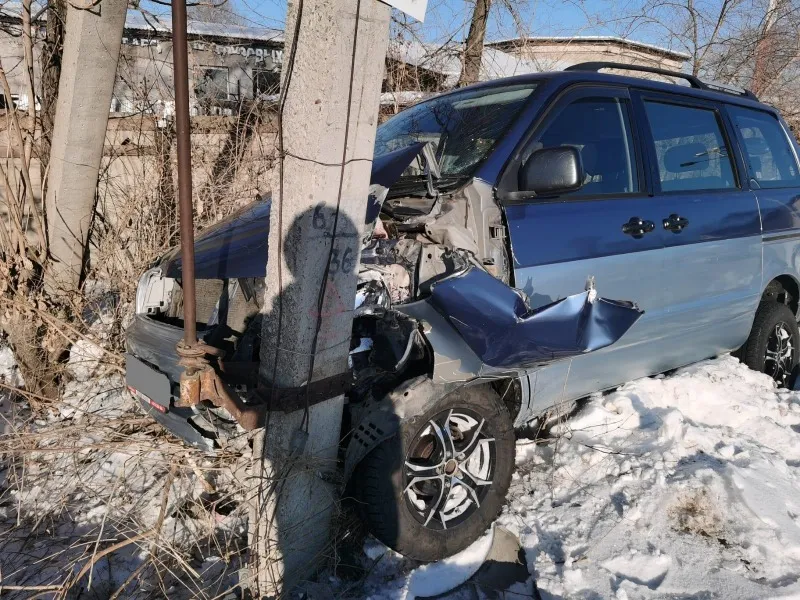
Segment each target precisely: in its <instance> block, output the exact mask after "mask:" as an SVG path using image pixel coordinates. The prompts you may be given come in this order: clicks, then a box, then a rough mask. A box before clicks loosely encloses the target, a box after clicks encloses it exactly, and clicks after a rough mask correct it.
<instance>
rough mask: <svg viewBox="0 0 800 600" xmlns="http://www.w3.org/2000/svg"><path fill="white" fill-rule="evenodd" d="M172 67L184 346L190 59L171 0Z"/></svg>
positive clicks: (190, 219)
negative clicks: (176, 142)
mask: <svg viewBox="0 0 800 600" xmlns="http://www.w3.org/2000/svg"><path fill="white" fill-rule="evenodd" d="M172 64H173V78H174V80H175V134H176V137H177V140H178V207H179V209H180V224H181V260H182V262H183V265H182V268H183V277H182V287H183V343H184V345H185V346H189V347H191V346H193V345H195V344H196V343H197V301H196V298H197V296H196V292H195V283H194V210H193V207H192V148H191V137H190V135H189V133H190V132H189V57H188V44H187V40H186V0H172Z"/></svg>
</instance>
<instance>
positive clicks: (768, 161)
mask: <svg viewBox="0 0 800 600" xmlns="http://www.w3.org/2000/svg"><path fill="white" fill-rule="evenodd" d="M728 110H729V112H730V114H731V116H732V117H733V122H734V124H735V125H736V129H738V131H739V136H740V137H741V139H742V143H743V144H744V154H745V157H746V158H747V167H748V170H749V171H750V177H752V178H753V179H755V180H756V181H757V182H758V185H759V186H760V187H762V188H779V187H793V186H800V173H798V169H797V160H796V159H795V156H794V152H792V147H791V145H790V142H789V138H788V137H787V136H786V132H785V131H784V129H783V127H781V124H780V123H779V122H778V120H777V119H776V118H775V117H774V116H772V115H770V114H768V113H764V112H761V111H758V110H750V109H747V108H741V107H738V106H730V107H728Z"/></svg>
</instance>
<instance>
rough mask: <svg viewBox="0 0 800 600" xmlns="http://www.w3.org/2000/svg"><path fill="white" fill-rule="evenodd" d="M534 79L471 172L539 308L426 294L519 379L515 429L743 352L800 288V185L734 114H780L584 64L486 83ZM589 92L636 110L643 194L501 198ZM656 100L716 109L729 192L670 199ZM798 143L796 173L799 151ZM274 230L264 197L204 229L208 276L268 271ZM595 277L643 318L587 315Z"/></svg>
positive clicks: (464, 288)
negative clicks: (524, 161)
mask: <svg viewBox="0 0 800 600" xmlns="http://www.w3.org/2000/svg"><path fill="white" fill-rule="evenodd" d="M529 80H531V81H533V80H535V81H536V82H537V83H538V86H537V87H536V90H535V92H534V93H533V94H532V95H531V97H530V98H529V99H528V101H527V104H526V105H525V106H524V108H523V109H522V110H521V112H520V114H519V116H518V117H517V119H516V120H515V121H514V123H513V124H512V126H511V127H510V129H509V130H508V131H507V132H506V133H505V135H504V136H503V137H502V138H501V139H500V140H499V141H498V142H497V143H496V145H495V146H494V148H493V150H492V152H491V153H490V154H489V155H488V156H487V157H486V159H485V160H484V161H483V163H482V164H480V165H479V166H478V167H477V169H476V170H475V171H474V173H473V177H475V178H478V179H481V180H483V181H485V182H488V183H490V184H492V185H493V186H494V187H495V188H496V189H498V190H499V192H498V198H499V202H500V203H501V205H502V206H503V210H504V214H505V220H506V224H507V229H508V230H507V240H508V246H509V251H510V256H511V267H512V273H511V275H512V284H513V285H514V286H515V287H516V288H518V289H519V290H522V291H523V292H525V294H526V295H527V297H528V303H527V304H526V303H525V302H523V300H522V299H521V297H520V296H519V295H518V294H517V292H515V291H514V290H512V289H511V288H509V287H508V286H506V285H504V284H502V283H501V282H500V281H498V280H495V279H492V278H491V277H490V276H488V275H487V274H486V273H484V272H483V271H480V270H477V269H472V270H470V271H468V272H466V273H465V274H462V275H461V276H460V277H454V278H451V279H447V280H443V281H441V282H439V283H438V284H437V285H435V286H434V288H433V291H432V296H431V298H430V299H429V302H431V304H432V305H434V306H435V307H436V308H437V310H438V311H439V312H440V313H441V314H442V315H443V316H444V317H445V318H446V320H447V321H448V322H449V323H450V325H451V326H452V327H453V331H454V332H456V333H457V334H458V335H459V336H460V337H462V338H463V340H464V341H465V342H466V343H467V344H468V346H469V347H470V349H471V350H472V352H474V353H475V354H476V355H477V356H478V357H479V358H480V359H481V360H482V361H483V363H484V364H486V365H489V366H491V367H494V368H497V369H508V370H511V371H516V372H518V373H520V377H521V379H522V387H521V389H522V390H523V396H524V397H523V405H522V410H521V411H520V414H519V416H518V419H517V422H518V423H523V422H525V421H526V420H528V419H530V418H531V417H533V416H535V415H536V414H537V413H539V412H541V411H542V410H544V409H546V408H548V407H550V406H553V405H554V404H557V403H558V402H566V401H570V400H574V399H576V398H579V397H581V396H584V395H586V394H589V393H592V392H596V391H600V390H604V389H608V388H610V387H613V386H616V385H619V384H621V383H623V382H625V381H628V380H630V379H633V378H636V377H642V376H648V375H653V374H656V373H659V372H663V371H666V370H669V369H673V368H676V367H679V366H682V365H685V364H688V363H691V362H695V361H698V360H702V359H704V358H708V357H711V356H714V355H717V354H720V353H722V352H727V351H731V350H734V349H736V348H738V347H739V346H741V344H742V343H743V342H744V341H745V340H746V338H747V336H748V333H749V331H750V328H751V326H752V322H753V318H754V315H755V311H756V309H757V307H758V303H759V301H760V299H761V296H762V294H763V291H764V289H765V287H766V286H767V285H768V284H769V282H770V281H772V280H773V279H775V278H782V281H785V282H790V283H791V282H793V283H794V285H795V286H796V285H797V281H798V279H800V185H798V186H797V187H785V188H782V189H760V187H759V185H758V184H757V183H756V182H755V180H754V173H752V172H750V168H751V167H750V166H748V164H747V161H746V160H745V154H744V152H745V151H744V140H743V139H742V137H741V134H740V133H739V132H738V131H737V130H736V128H735V127H734V126H733V121H732V118H731V116H730V115H729V107H730V106H738V107H744V108H749V109H757V110H759V111H762V112H764V113H766V114H768V115H770V116H771V118H774V119H777V120H779V122H780V123H781V126H782V127H783V128H784V130H785V131H788V128H787V127H786V124H785V123H783V121H782V120H780V117H779V115H777V113H776V112H775V111H774V109H771V108H769V107H766V106H765V105H762V104H760V103H758V102H755V101H753V100H752V99H749V98H747V97H744V96H741V97H740V96H735V95H731V94H723V93H717V92H713V91H708V90H697V89H692V88H685V87H680V88H679V87H676V86H674V85H671V84H667V83H659V82H653V81H646V80H642V79H639V78H628V77H620V76H612V75H603V74H597V73H589V72H577V71H573V72H564V73H551V74H543V75H535V76H522V77H516V78H512V79H510V80H503V81H494V82H490V83H486V84H481V85H479V86H476V87H492V86H502V85H513V84H519V83H522V82H525V81H529ZM456 93H457V92H456ZM592 94H596V95H599V96H604V97H614V98H619V99H622V100H623V101H624V102H625V103H626V106H627V107H628V108H627V110H628V111H629V119H630V124H631V127H632V131H633V133H632V136H633V138H632V139H633V140H634V141H633V145H634V150H635V155H636V163H637V168H638V172H637V181H638V190H633V191H632V192H631V193H629V194H619V195H613V194H611V195H609V194H605V195H598V196H594V197H587V196H573V197H564V198H533V197H531V198H530V199H528V201H523V202H520V201H519V199H518V198H517V199H515V200H514V202H510V201H504V200H503V198H502V195H501V193H500V192H501V191H502V190H503V189H509V187H508V186H509V181H511V185H512V189H513V182H514V181H515V180H514V178H513V169H512V166H513V165H514V164H515V161H517V159H518V156H519V155H520V154H521V152H522V150H523V149H524V148H525V146H526V144H528V143H530V142H531V141H534V140H536V136H537V132H538V131H539V129H540V127H541V124H542V123H545V122H547V119H548V118H550V117H549V115H551V114H552V113H553V112H554V111H557V110H559V106H561V105H562V104H565V103H567V102H568V101H569V99H570V97H572V95H574V96H578V95H582V96H587V95H588V96H591V95H592ZM648 99H651V100H652V99H655V101H659V102H662V103H672V102H674V103H684V104H686V103H688V104H690V105H693V106H695V107H700V108H705V109H708V110H712V111H715V114H716V115H717V118H718V119H719V124H720V127H721V129H722V131H723V134H724V136H725V138H726V140H727V146H728V147H729V149H730V153H731V158H732V162H733V166H732V168H733V171H734V174H735V179H736V182H735V186H734V187H732V188H730V189H723V190H713V191H692V192H684V191H672V192H662V191H661V189H660V186H661V184H660V183H659V172H658V168H659V167H658V165H657V164H656V163H657V159H656V157H655V146H654V142H653V141H652V139H651V137H652V135H651V130H652V124H650V123H649V122H648V119H647V114H646V110H645V103H646V101H647V100H648ZM661 125H663V124H661ZM787 138H789V139H791V142H790V144H791V148H792V153H793V156H794V158H793V160H794V161H795V164H796V163H797V152H798V147H797V144H796V143H795V142H794V140H793V138H792V137H791V136H790V135H789V134H788V133H787ZM419 146H421V145H419ZM418 151H419V148H413V147H409V148H406V149H403V150H400V151H397V152H393V153H391V155H392V156H390V155H385V157H383V158H379V159H376V161H375V165H376V170H377V171H378V173H383V175H379V176H378V177H377V178H375V177H374V178H373V180H374V181H375V182H377V183H379V184H381V185H383V186H387V187H388V185H390V182H389V179H392V180H394V177H395V174H399V173H400V172H401V171H402V169H403V168H405V166H406V165H407V164H408V161H410V160H412V159H413V158H414V156H413V155H416V153H417V152H418ZM395 159H397V160H395ZM403 162H405V164H404V165H403V166H402V168H400V165H401V164H402V163H403ZM398 169H399V170H398ZM375 208H376V207H375ZM372 212H373V213H374V212H375V211H374V210H373V211H372ZM672 214H677V215H680V216H681V217H684V218H686V219H688V221H689V225H688V226H687V227H686V228H685V229H683V230H681V231H679V232H672V231H670V230H668V229H666V228H665V227H662V222H663V221H664V220H665V219H667V218H668V217H669V216H670V215H672ZM370 216H372V215H370ZM632 217H637V218H641V219H644V220H649V221H652V222H653V223H654V224H655V228H654V229H653V230H652V231H651V232H649V233H647V234H645V235H643V236H641V237H633V236H631V235H626V234H624V233H623V231H622V225H623V224H624V223H626V222H627V221H628V220H629V219H631V218H632ZM368 220H369V219H368ZM268 227H269V203H261V204H259V205H256V206H254V207H252V208H249V209H247V210H246V211H244V212H242V213H240V214H239V215H238V216H236V217H234V218H233V219H232V220H229V221H227V222H225V223H222V224H220V225H219V226H217V227H216V228H214V229H212V230H209V231H207V232H205V233H204V234H203V235H202V236H200V237H199V238H198V245H197V250H196V252H197V257H198V258H197V260H198V265H197V272H198V277H257V276H263V273H264V272H265V259H266V240H267V229H268ZM220 257H222V260H220ZM165 265H166V266H167V275H169V276H175V275H176V274H178V273H179V269H180V264H179V257H177V255H173V256H171V257H167V261H166V263H165ZM588 276H593V277H594V278H595V280H596V283H597V288H598V291H599V292H600V294H601V295H602V296H607V297H611V298H624V299H627V300H631V301H633V302H635V303H636V304H637V305H638V306H639V307H640V308H641V311H643V314H640V313H639V312H638V311H632V310H631V309H630V308H626V307H619V306H617V305H614V304H607V303H598V304H596V305H595V310H594V312H592V311H591V310H588V312H587V308H586V306H587V305H586V304H585V301H584V300H585V299H584V296H583V295H581V292H582V291H583V290H584V285H585V283H586V280H587V277H588ZM487 278H488V279H487ZM490 280H491V281H490ZM560 300H561V301H563V302H560V303H558V304H553V303H556V302H558V301H560ZM549 305H552V306H550V307H549V308H545V307H548V306H549ZM456 333H454V335H456ZM623 333H624V335H623ZM620 336H621V338H620ZM615 340H616V341H615ZM589 350H593V351H592V352H588V351H589ZM558 358H561V359H563V360H557V361H556V362H553V360H554V359H558ZM544 363H549V364H546V365H544ZM542 365H544V366H542Z"/></svg>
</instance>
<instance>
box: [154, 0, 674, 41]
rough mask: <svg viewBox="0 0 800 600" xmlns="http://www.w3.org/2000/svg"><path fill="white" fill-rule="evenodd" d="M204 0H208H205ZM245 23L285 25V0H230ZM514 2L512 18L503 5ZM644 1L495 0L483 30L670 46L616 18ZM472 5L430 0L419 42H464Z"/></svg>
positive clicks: (497, 35) (658, 34)
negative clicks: (601, 37) (609, 37)
mask: <svg viewBox="0 0 800 600" xmlns="http://www.w3.org/2000/svg"><path fill="white" fill-rule="evenodd" d="M206 1H207V0H206ZM214 1H219V0H214ZM228 2H229V3H230V4H229V6H231V7H232V8H233V9H234V10H235V11H236V12H237V13H238V14H239V15H240V16H241V17H243V19H244V20H245V22H246V23H248V24H250V25H253V26H262V27H272V28H276V29H283V27H284V22H285V18H286V1H285V0H228ZM506 3H509V4H512V5H513V6H515V8H516V12H517V22H515V20H514V18H513V17H512V15H511V13H510V11H509V10H507V9H506V8H505V4H506ZM642 3H643V0H567V1H563V0H494V1H493V7H492V15H491V18H490V21H489V26H488V30H487V39H489V40H497V39H502V38H508V37H516V36H518V35H519V34H520V32H522V33H526V34H528V35H562V36H572V35H620V34H622V35H623V36H625V37H628V36H629V37H631V38H632V39H634V40H637V41H641V42H647V43H651V44H657V45H661V46H668V44H669V40H668V37H667V36H666V35H665V32H663V31H659V30H658V29H656V28H639V29H637V30H636V31H634V32H633V33H632V34H629V33H628V32H626V30H625V28H624V25H623V24H622V23H621V22H620V21H618V20H616V17H618V16H620V15H623V14H631V13H633V12H637V11H636V9H637V8H640V7H641V5H642ZM142 5H143V6H145V7H147V9H148V10H152V12H154V13H157V14H163V13H165V12H168V10H169V9H168V8H167V7H164V6H162V5H155V4H153V3H151V2H148V0H142ZM471 8H472V3H471V2H466V1H464V0H429V3H428V13H427V16H426V19H425V23H423V24H415V25H413V28H414V30H415V32H416V33H417V35H418V36H419V37H421V38H422V39H423V40H426V41H430V42H441V41H444V40H445V39H447V38H450V37H451V36H452V39H453V40H454V41H462V40H463V39H464V37H465V36H466V32H467V27H468V24H469V18H470V15H471Z"/></svg>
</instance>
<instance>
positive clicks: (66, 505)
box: [0, 341, 246, 600]
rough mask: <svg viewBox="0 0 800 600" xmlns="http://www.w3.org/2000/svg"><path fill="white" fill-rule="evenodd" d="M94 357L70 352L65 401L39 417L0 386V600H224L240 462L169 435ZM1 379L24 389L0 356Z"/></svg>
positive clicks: (238, 512) (85, 347)
mask: <svg viewBox="0 0 800 600" xmlns="http://www.w3.org/2000/svg"><path fill="white" fill-rule="evenodd" d="M0 343H2V342H1V341H0ZM102 359H103V351H102V350H100V348H99V346H97V345H95V344H93V343H91V342H88V341H81V342H78V343H77V344H75V345H74V346H73V348H72V350H71V354H70V359H69V362H68V364H67V372H68V377H67V379H68V381H67V382H66V384H65V386H64V393H63V397H62V398H61V399H60V402H54V403H52V404H50V405H47V406H45V408H44V409H43V411H42V412H41V413H38V414H36V415H35V416H34V415H31V413H30V411H29V410H28V409H27V408H26V407H25V403H24V401H23V400H22V397H17V398H15V399H13V400H12V396H11V394H10V393H9V390H8V388H5V387H4V388H0V408H2V406H3V405H5V406H6V407H7V409H6V410H5V412H4V413H3V414H2V415H0V417H2V416H5V417H6V418H7V421H5V423H6V429H5V431H3V429H1V428H0V589H2V592H0V593H2V595H3V597H4V598H5V597H6V595H8V597H18V598H29V597H31V596H32V595H34V592H36V591H41V590H37V589H35V588H33V587H31V586H52V585H56V586H58V585H62V586H63V589H62V590H60V592H63V593H65V594H66V597H67V598H77V597H80V598H89V599H97V600H100V599H108V598H111V597H112V596H113V597H119V598H139V597H141V598H156V597H170V598H211V597H215V596H218V597H220V598H222V597H224V596H225V591H226V590H230V589H232V588H233V587H234V586H236V584H237V581H238V569H239V567H240V566H241V559H242V556H243V550H244V548H245V546H246V512H245V511H244V510H243V506H244V505H243V504H242V503H241V485H239V483H238V482H237V481H236V478H237V477H239V476H240V475H241V473H240V472H238V470H237V466H241V463H237V460H236V457H235V456H227V457H222V458H217V459H209V458H207V457H205V456H203V455H201V454H200V453H199V452H197V451H194V450H191V449H189V448H187V447H186V446H185V445H184V444H182V443H181V442H180V441H179V440H177V439H175V438H173V437H171V436H169V435H166V434H165V432H164V430H163V429H162V428H161V427H160V426H158V425H157V424H155V423H154V422H153V420H152V419H151V418H150V417H148V416H146V415H145V414H144V413H143V412H142V411H141V410H140V409H138V408H137V407H136V405H135V403H134V401H133V399H132V398H131V396H130V394H129V393H128V391H127V389H126V387H125V385H124V381H123V378H122V376H121V375H120V373H119V372H118V371H117V370H116V369H112V368H110V367H109V366H108V365H107V364H106V365H104V364H103V362H102ZM2 377H5V378H6V379H5V381H12V382H14V383H15V384H17V383H20V381H19V380H18V379H17V380H14V379H13V378H14V377H16V367H15V365H14V361H13V357H11V354H10V352H7V348H4V347H0V383H3V379H2ZM8 407H10V408H8ZM109 547H110V548H111V549H112V550H113V551H112V552H108V553H107V554H103V552H104V551H105V550H106V549H108V548H109ZM92 564H93V566H91V565H92ZM90 566H91V568H89V567H90ZM84 567H86V571H85V574H84V575H83V577H82V579H81V581H80V582H79V581H78V576H79V575H81V572H82V569H84ZM135 577H138V578H136V579H134V578H135ZM7 586H21V588H22V589H19V590H16V591H15V590H14V589H13V588H11V589H10V588H8V587H7ZM67 592H68V593H67ZM15 594H16V596H15ZM114 594H116V596H114ZM43 597H63V596H60V595H58V594H57V593H56V591H54V592H53V593H51V594H49V595H46V596H43Z"/></svg>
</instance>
